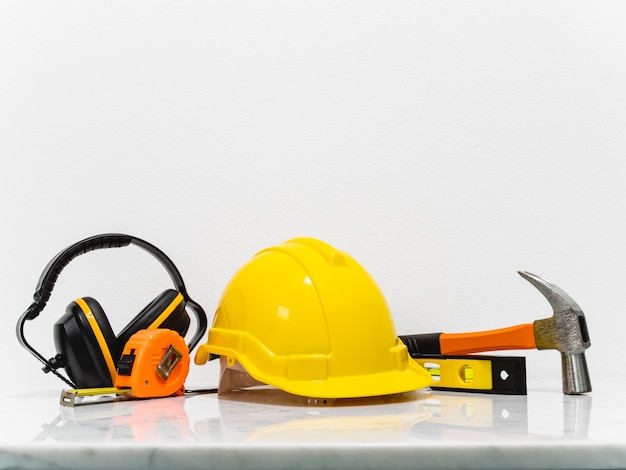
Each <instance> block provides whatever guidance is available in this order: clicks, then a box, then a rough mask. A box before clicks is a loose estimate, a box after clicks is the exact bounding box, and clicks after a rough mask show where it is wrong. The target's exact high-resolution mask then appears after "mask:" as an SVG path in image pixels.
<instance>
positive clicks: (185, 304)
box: [16, 233, 207, 388]
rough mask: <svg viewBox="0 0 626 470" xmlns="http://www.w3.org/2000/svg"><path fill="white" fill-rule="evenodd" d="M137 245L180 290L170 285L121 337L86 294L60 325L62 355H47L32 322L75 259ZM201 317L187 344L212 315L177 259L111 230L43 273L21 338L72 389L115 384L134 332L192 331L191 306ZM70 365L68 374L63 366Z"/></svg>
mask: <svg viewBox="0 0 626 470" xmlns="http://www.w3.org/2000/svg"><path fill="white" fill-rule="evenodd" d="M129 245H134V246H136V247H139V248H141V249H143V250H145V251H147V252H148V253H150V254H151V255H152V256H154V257H155V258H156V259H157V260H158V261H159V262H160V263H161V265H162V266H163V267H164V268H165V270H166V271H167V273H168V274H169V276H170V279H171V280H172V282H173V284H174V286H175V290H174V289H167V290H166V291H164V292H162V293H161V294H160V295H159V296H157V297H156V298H155V299H154V300H153V301H152V302H150V303H149V304H148V305H147V306H146V307H145V308H144V309H143V310H142V311H141V312H139V314H137V316H135V318H133V320H132V321H131V322H130V323H129V324H128V325H127V326H126V327H125V328H124V329H123V330H122V331H121V333H120V334H119V335H118V336H117V337H116V336H115V334H114V333H113V330H112V329H111V325H110V324H109V321H108V320H107V317H106V315H105V314H104V311H103V310H102V308H101V307H100V305H99V304H98V302H96V301H95V300H94V299H92V298H89V297H85V298H82V299H77V300H75V301H74V302H72V303H71V304H70V305H69V306H68V307H67V309H66V311H65V314H64V315H63V316H62V317H61V318H60V319H59V321H57V322H56V323H55V325H54V342H55V345H56V349H57V354H56V355H55V356H54V357H51V358H49V359H46V357H45V356H44V355H43V354H41V353H40V352H39V351H37V349H35V348H34V347H33V346H31V345H30V343H29V342H28V341H27V340H26V336H25V333H24V327H25V324H26V322H28V321H31V320H34V319H35V318H37V317H38V316H39V314H40V313H41V312H42V311H43V309H44V307H45V306H46V303H47V302H48V300H49V299H50V296H51V295H52V290H53V289H54V286H55V284H56V282H57V279H58V278H59V275H60V274H61V272H62V271H63V269H64V268H65V266H67V265H68V264H69V263H70V262H71V261H72V260H73V259H75V258H76V257H78V256H81V255H83V254H85V253H89V252H91V251H94V250H101V249H108V248H122V247H125V246H129ZM186 309H188V310H189V311H191V312H193V314H194V316H195V319H196V325H195V326H196V328H195V329H196V331H195V333H194V334H193V335H192V337H191V339H190V340H189V342H188V343H187V347H188V348H189V350H190V351H191V350H193V348H195V347H196V346H197V344H198V343H199V342H200V339H201V338H202V336H203V335H204V333H205V331H206V329H207V317H206V313H205V312H204V310H203V309H202V307H201V306H200V305H199V304H198V303H196V302H195V301H194V300H193V299H191V298H190V297H189V295H188V293H187V289H186V288H185V283H184V282H183V278H182V276H181V275H180V272H179V271H178V268H176V266H175V265H174V263H173V262H172V260H171V259H169V258H168V256H167V255H166V254H165V253H163V251H161V250H160V249H159V248H157V247H156V246H154V245H152V244H151V243H148V242H147V241H145V240H142V239H140V238H137V237H133V236H131V235H125V234H123V233H105V234H102V235H95V236H93V237H89V238H85V239H84V240H80V241H79V242H77V243H74V244H72V245H70V246H68V247H67V248H65V249H64V250H62V251H60V252H59V253H57V254H56V255H55V256H54V257H53V258H52V259H51V260H50V262H49V263H48V265H47V266H46V268H45V269H44V271H43V273H41V276H40V277H39V282H37V287H36V289H35V293H34V294H33V302H32V303H31V304H30V305H29V306H28V308H27V309H26V310H25V311H24V313H22V315H21V316H20V318H19V319H18V321H17V328H16V334H17V340H18V341H19V343H20V344H21V345H22V346H23V347H24V348H26V350H28V351H29V352H30V353H31V354H32V355H33V356H34V357H35V358H36V359H37V360H38V361H40V362H41V363H42V364H43V365H44V367H43V371H44V372H45V373H48V372H52V373H53V374H54V375H56V376H57V377H58V378H60V379H61V380H63V381H64V382H65V383H66V384H68V385H69V386H70V387H72V388H99V387H111V386H113V384H114V382H115V379H116V377H117V371H116V368H117V362H118V360H119V358H120V356H121V354H122V351H123V350H124V346H125V345H126V343H127V342H128V340H129V339H130V337H131V336H132V335H134V334H135V333H136V332H138V331H140V330H144V329H151V328H167V329H169V330H173V331H176V332H177V333H178V334H180V335H181V336H182V337H184V336H185V335H186V333H187V330H188V329H189V324H190V318H189V314H188V313H187V310H186ZM62 368H65V369H66V372H67V375H68V377H69V378H68V377H65V375H64V374H62V373H61V372H60V371H59V369H62Z"/></svg>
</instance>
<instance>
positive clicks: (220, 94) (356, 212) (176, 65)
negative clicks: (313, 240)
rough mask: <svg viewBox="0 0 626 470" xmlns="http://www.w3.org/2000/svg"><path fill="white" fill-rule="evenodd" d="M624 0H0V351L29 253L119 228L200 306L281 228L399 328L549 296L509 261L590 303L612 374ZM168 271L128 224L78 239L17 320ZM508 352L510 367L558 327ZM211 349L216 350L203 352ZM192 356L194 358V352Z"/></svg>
mask: <svg viewBox="0 0 626 470" xmlns="http://www.w3.org/2000/svg"><path fill="white" fill-rule="evenodd" d="M625 14H626V4H624V3H620V2H599V3H598V2H575V1H574V2H572V1H567V2H564V1H557V2H547V3H546V2H541V1H525V2H515V3H514V2H505V3H502V2H485V1H479V2H404V1H398V2H373V1H317V2H290V1H266V2H253V1H240V2H200V1H182V2H168V1H156V2H155V1H151V2H137V1H134V2H126V1H96V2H80V1H58V2H32V1H4V2H2V3H0V155H1V156H2V160H1V162H2V163H1V164H2V173H1V174H2V184H1V185H0V204H1V208H2V212H1V213H2V231H1V232H0V237H1V238H0V241H1V246H2V269H1V271H0V272H1V276H2V277H1V279H0V281H1V285H2V286H3V288H2V293H3V299H4V302H3V304H4V307H3V310H4V312H3V316H4V319H5V322H6V328H4V329H3V331H2V333H0V334H1V335H2V337H1V339H2V343H1V348H2V351H3V353H4V354H5V358H8V363H7V362H5V364H4V372H5V375H6V374H7V371H8V372H9V373H10V374H11V375H12V376H15V375H17V377H19V380H20V381H21V383H37V384H38V387H44V386H45V387H46V388H47V389H50V390H57V389H60V388H61V387H62V384H61V383H60V382H58V381H57V380H56V379H54V378H53V377H48V376H44V375H43V374H41V373H40V372H39V370H38V369H39V366H38V363H37V362H36V361H35V360H34V359H33V358H32V357H31V356H30V355H29V354H28V353H26V351H24V350H22V349H21V348H20V347H19V345H18V344H17V341H16V340H15V334H14V324H15V321H16V320H17V318H18V316H19V315H20V314H21V312H22V311H23V310H24V309H25V308H26V307H27V306H28V304H29V303H30V301H31V296H32V293H33V291H34V288H35V285H36V283H37V280H38V278H39V275H40V273H41V272H42V270H43V268H44V266H45V265H46V263H47V262H48V261H49V259H50V258H52V256H53V255H55V254H56V253H57V252H58V251H60V250H61V249H62V248H64V247H65V246H67V245H69V244H71V243H74V242H76V241H78V240H80V239H82V238H84V237H87V236H90V235H94V234H98V233H103V232H125V233H130V234H133V235H136V236H138V237H141V238H145V239H146V240H148V241H151V242H152V243H154V244H156V245H157V246H159V247H160V248H162V249H163V250H164V251H165V252H166V253H168V255H170V257H171V258H172V259H173V260H174V261H175V262H176V263H177V265H178V267H179V269H180V270H181V272H182V273H183V276H184V278H185V280H186V282H187V286H188V289H189V292H190V294H191V295H192V296H193V297H194V298H196V300H198V301H199V302H200V303H201V304H203V305H204V307H205V308H206V310H207V311H208V313H209V314H212V311H213V309H214V307H215V305H216V303H217V300H218V298H219V295H220V293H221V291H222V289H223V287H224V285H225V284H226V282H227V281H228V279H229V278H230V276H231V275H232V274H233V273H234V272H235V270H236V269H237V268H238V267H239V266H240V265H242V264H243V263H244V262H245V261H247V260H248V259H249V258H250V256H252V255H253V254H254V253H255V252H256V251H257V250H259V249H261V248H264V247H266V246H269V245H273V244H276V243H280V242H282V241H285V240H287V239H289V238H292V237H294V236H313V237H317V238H321V239H323V240H325V241H327V242H329V243H331V244H333V245H335V246H337V247H338V248H341V249H343V250H345V251H347V252H349V253H350V254H352V255H353V256H354V257H355V258H357V260H359V261H360V262H361V264H363V265H364V267H365V268H366V269H368V271H370V273H371V274H372V275H373V276H374V277H375V278H376V280H377V281H378V282H379V284H380V286H381V288H382V289H383V291H384V293H385V295H386V297H387V300H388V302H389V304H390V307H391V309H392V311H393V315H394V319H395V322H396V329H397V330H398V332H399V333H400V334H405V333H417V332H432V331H448V332H454V331H472V330H474V329H476V330H478V329H489V328H496V327H501V326H509V325H514V324H518V323H526V322H531V321H533V320H535V319H537V318H542V317H547V316H549V315H550V314H551V310H550V308H549V306H548V304H547V302H546V301H545V300H544V299H543V297H541V295H540V294H539V293H538V292H537V291H536V290H535V289H534V288H533V287H532V286H530V284H528V283H526V281H524V280H523V279H521V278H520V277H519V276H518V275H517V274H516V271H517V270H519V269H525V270H529V271H532V272H535V273H537V274H539V275H541V276H543V277H545V278H547V279H549V280H550V281H552V282H554V283H556V284H558V285H559V286H560V287H562V288H563V289H564V290H566V291H567V292H568V293H569V294H570V295H571V296H572V297H573V298H574V299H576V300H577V301H578V303H579V304H580V305H581V307H582V308H583V310H584V311H585V312H586V315H587V319H588V324H589V328H590V332H591V337H592V343H593V346H592V348H591V349H590V350H589V351H588V361H589V366H590V370H591V374H592V378H593V377H598V376H610V375H621V376H623V375H624V368H623V366H622V365H621V357H622V347H623V335H624V332H625V330H626V328H625V326H626V320H625V316H624V314H623V313H624V311H625V310H626V289H625V288H624V286H625V285H626V269H625V268H624V262H625V261H626V222H625V212H626V159H625V158H624V157H625V155H624V154H625V151H626V132H625V131H626V85H625V84H626V28H624V21H623V19H624V15H625ZM166 287H169V281H168V278H167V276H166V275H165V274H164V273H162V272H161V270H160V267H159V266H158V265H157V264H156V263H155V262H154V261H153V260H152V259H151V258H150V257H149V256H148V255H146V254H145V253H143V252H140V251H139V250H135V249H133V248H128V249H125V250H106V251H101V252H97V253H92V254H89V255H86V256H83V257H80V258H78V259H77V260H76V261H74V262H73V263H72V264H71V265H70V266H68V268H67V269H66V270H65V271H64V272H63V274H62V276H61V278H60V280H59V283H58V285H57V289H56V290H55V292H54V294H53V297H52V299H51V301H50V302H49V304H48V306H47V308H46V310H44V313H43V314H42V316H41V317H40V318H39V319H38V320H37V321H36V322H32V323H30V324H29V325H28V328H27V334H28V335H29V337H30V338H32V342H33V343H36V344H37V346H39V347H40V348H41V349H42V350H43V351H44V352H49V353H52V352H53V349H52V330H51V325H52V323H53V322H54V321H55V320H56V319H57V318H58V317H59V316H60V315H61V314H62V313H63V310H64V309H65V306H66V305H67V303H69V302H70V301H71V300H73V299H74V298H76V297H79V296H85V295H92V296H94V297H96V298H98V299H99V300H100V301H101V303H102V304H103V306H104V308H105V310H106V311H107V312H108V313H109V314H110V317H111V321H112V323H113V326H114V328H115V329H116V331H119V329H121V327H122V326H123V325H124V324H125V322H126V321H128V320H129V319H130V318H131V317H132V316H133V315H134V314H135V313H136V312H137V311H139V310H140V309H141V307H143V306H144V305H145V304H146V303H147V302H148V301H149V300H151V299H152V297H153V296H155V295H156V294H157V293H158V292H160V291H161V290H162V289H164V288H166ZM514 353H515V354H518V353H523V354H527V355H528V361H529V362H528V372H529V381H530V384H531V386H532V384H533V380H535V379H536V378H546V377H553V378H554V388H555V389H560V379H559V377H560V363H559V357H558V354H557V353H556V352H537V351H535V352H514ZM209 367H212V366H209ZM192 373H193V374H199V375H197V376H198V378H199V379H200V381H201V379H202V378H203V377H205V376H204V375H203V374H205V373H206V372H205V371H204V370H201V371H200V372H198V371H197V370H194V371H193V372H192Z"/></svg>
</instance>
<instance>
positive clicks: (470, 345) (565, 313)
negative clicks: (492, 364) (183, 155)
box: [400, 271, 591, 395]
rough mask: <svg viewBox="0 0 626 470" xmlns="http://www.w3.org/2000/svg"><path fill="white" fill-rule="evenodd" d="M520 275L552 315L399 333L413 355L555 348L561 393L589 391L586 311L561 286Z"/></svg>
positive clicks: (529, 275) (528, 274) (531, 275)
mask: <svg viewBox="0 0 626 470" xmlns="http://www.w3.org/2000/svg"><path fill="white" fill-rule="evenodd" d="M519 275H520V276H522V277H523V278H524V279H526V280H527V281H528V282H530V283H531V284H532V285H533V286H535V287H536V288H537V289H539V292H541V293H542V294H543V295H544V297H545V298H546V299H548V302H550V305H551V306H552V308H553V310H554V315H552V317H550V318H546V319H544V320H536V321H535V322H534V323H528V324H524V325H517V326H512V327H509V328H502V329H498V330H489V331H480V332H475V333H456V334H449V333H433V334H419V335H408V336H400V339H401V340H402V341H403V342H404V343H405V344H406V345H407V348H408V349H409V354H410V355H411V356H412V357H424V356H441V355H443V356H448V355H459V354H469V353H475V352H483V351H497V350H504V349H535V348H537V349H556V350H558V351H559V352H560V353H561V364H562V368H563V393H565V394H567V395H576V394H580V393H586V392H590V391H591V380H590V378H589V371H588V369H587V361H586V360H585V350H586V349H587V348H588V347H589V346H591V342H590V341H589V332H588V331H587V323H586V321H585V314H584V313H583V311H582V310H581V308H580V307H579V306H578V304H577V303H576V302H574V300H573V299H572V298H571V297H570V296H569V295H567V294H566V293H565V292H564V291H563V290H561V289H560V288H559V287H557V286H555V285H554V284H550V283H549V282H547V281H545V280H544V279H542V278H540V277H539V276H536V275H534V274H530V273H527V272H522V271H519Z"/></svg>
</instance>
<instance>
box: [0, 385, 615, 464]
mask: <svg viewBox="0 0 626 470" xmlns="http://www.w3.org/2000/svg"><path fill="white" fill-rule="evenodd" d="M618 385H619V382H614V381H605V382H604V383H603V384H602V385H599V386H598V388H597V390H596V391H594V392H593V393H592V394H589V395H581V396H564V395H562V394H561V393H560V390H556V389H555V388H554V387H553V388H539V389H535V390H532V389H531V390H529V393H528V395H527V396H506V395H488V394H479V393H460V392H440V391H430V390H422V391H418V392H413V393H408V394H400V395H393V396H387V397H378V398H370V399H349V400H347V399H344V400H309V399H306V398H301V397H294V396H291V395H287V394H285V393H284V392H281V391H277V390H254V391H247V392H237V393H231V394H230V395H228V396H222V397H218V396H217V395H216V394H201V393H198V394H189V395H186V396H182V397H172V398H162V399H152V400H124V401H119V400H113V401H111V399H110V398H109V399H107V400H97V401H93V400H92V401H85V402H83V403H81V404H80V405H78V406H75V407H73V408H69V407H63V406H60V405H59V401H58V395H57V396H56V397H55V396H53V395H52V394H50V393H47V392H39V393H37V394H31V395H29V394H20V395H15V396H11V397H6V398H5V399H4V400H3V407H2V409H1V411H2V415H3V417H4V418H5V419H4V422H5V423H9V425H5V426H3V427H2V428H1V430H0V469H2V468H41V469H47V468H68V469H69V468H76V469H78V468H83V469H84V468H116V469H117V470H121V469H125V468H128V469H131V468H163V469H171V468H180V467H182V468H199V469H200V468H201V469H203V470H207V469H211V468H311V469H313V468H391V467H393V468H537V469H538V468H626V433H625V432H624V430H625V429H626V405H625V404H624V401H623V400H622V398H621V394H620V393H619V390H621V388H620V387H619V386H618ZM391 463H393V465H391Z"/></svg>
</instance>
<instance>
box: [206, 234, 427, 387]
mask: <svg viewBox="0 0 626 470" xmlns="http://www.w3.org/2000/svg"><path fill="white" fill-rule="evenodd" d="M211 354H214V355H220V356H225V357H226V358H227V362H228V364H230V365H235V364H236V363H237V362H238V363H239V364H240V365H241V366H242V367H243V368H244V369H245V371H246V372H247V373H248V374H250V376H252V377H253V378H254V379H256V380H257V381H259V382H262V383H265V384H269V385H272V386H274V387H277V388H280V389H282V390H284V391H287V392H289V393H293V394H296V395H303V396H308V397H316V398H351V397H368V396H377V395H389V394H394V393H401V392H408V391H412V390H417V389H420V388H423V387H426V386H428V385H430V383H431V376H430V374H429V373H428V372H427V371H426V370H425V369H423V368H422V366H420V365H419V364H418V363H417V362H415V361H414V360H412V359H411V358H410V357H409V355H408V352H407V348H406V346H405V345H404V344H403V343H402V342H401V341H400V340H399V339H398V337H397V335H396V332H395V328H394V324H393V320H392V318H391V313H390V311H389V307H388V306H387V303H386V301H385V298H384V296H383V294H382V292H381V290H380V288H379V287H378V286H377V284H376V282H375V281H374V280H373V279H372V277H371V276H370V275H369V274H368V273H367V272H366V271H365V269H363V267H361V265H360V264H359V263H358V262H357V261H356V260H354V259H353V258H352V257H351V256H350V255H348V254H347V253H345V252H342V251H339V250H337V249H335V248H333V247H332V246H330V245H328V244H326V243H324V242H322V241H320V240H316V239H313V238H297V239H293V240H290V241H287V242H285V243H283V244H281V245H277V246H274V247H270V248H267V249H264V250H262V251H260V252H259V253H257V254H256V255H255V256H253V257H252V259H251V260H250V261H248V262H247V263H246V264H245V265H244V266H243V267H242V268H241V269H240V270H239V271H238V272H237V273H236V274H235V275H234V276H233V278H232V279H231V280H230V282H229V284H228V285H227V287H226V289H225V291H224V293H223V295H222V298H221V300H220V302H219V305H218V308H217V311H216V313H215V317H214V320H213V326H212V327H211V328H210V330H209V336H208V341H207V343H206V344H203V345H201V346H200V347H199V348H198V351H197V353H196V356H195V358H194V360H195V363H196V364H198V365H201V364H205V363H206V361H207V359H208V358H209V356H210V355H211Z"/></svg>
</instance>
